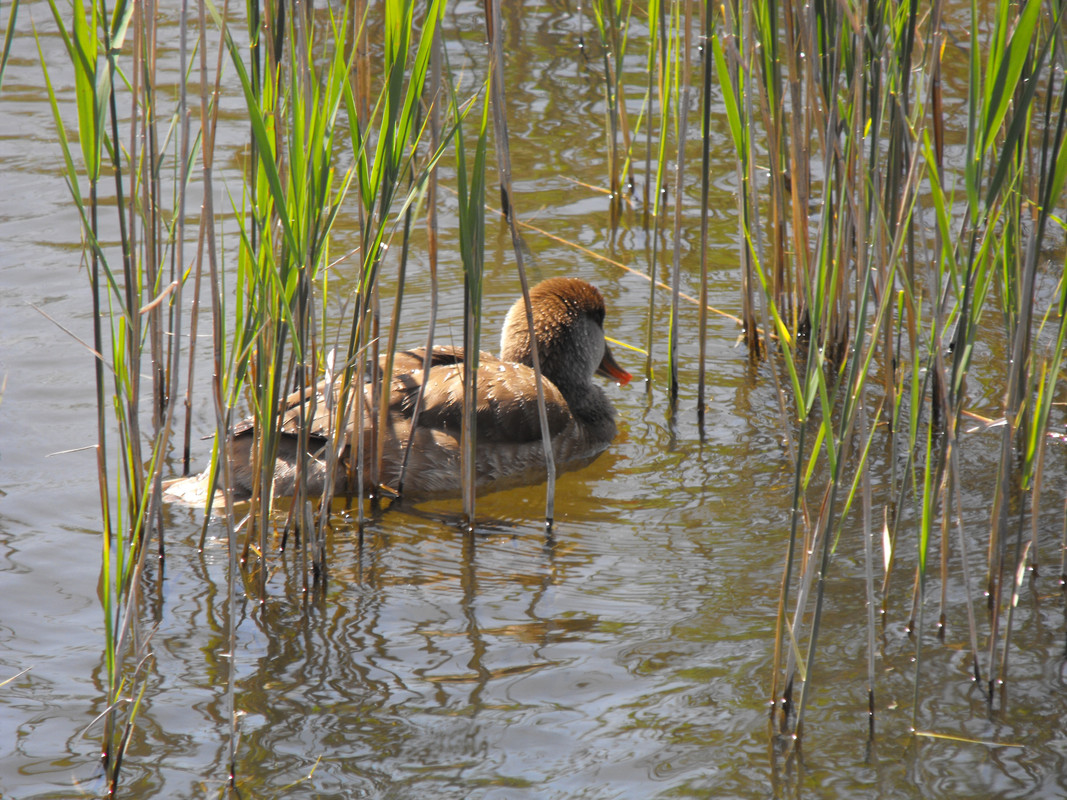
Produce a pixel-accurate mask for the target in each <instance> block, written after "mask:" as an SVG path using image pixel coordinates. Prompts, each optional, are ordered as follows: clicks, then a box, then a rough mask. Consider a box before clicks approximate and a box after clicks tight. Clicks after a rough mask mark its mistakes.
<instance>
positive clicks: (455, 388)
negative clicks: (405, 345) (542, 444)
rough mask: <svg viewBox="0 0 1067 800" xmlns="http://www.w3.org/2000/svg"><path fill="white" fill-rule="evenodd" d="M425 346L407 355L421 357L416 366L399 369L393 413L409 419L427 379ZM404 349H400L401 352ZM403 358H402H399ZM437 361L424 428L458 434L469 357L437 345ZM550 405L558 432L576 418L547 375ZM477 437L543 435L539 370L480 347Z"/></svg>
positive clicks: (532, 437) (423, 414)
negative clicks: (538, 389) (425, 372)
mask: <svg viewBox="0 0 1067 800" xmlns="http://www.w3.org/2000/svg"><path fill="white" fill-rule="evenodd" d="M424 353H425V351H408V352H406V353H405V354H404V355H405V356H406V357H414V358H415V359H417V361H416V363H417V367H415V368H413V369H408V370H403V371H402V370H399V369H397V370H394V372H393V381H392V395H391V397H390V409H389V410H390V413H391V414H399V415H401V416H403V417H404V418H407V419H410V418H411V416H412V414H413V413H414V410H415V402H416V399H417V398H418V394H419V387H420V386H421V385H422V383H423V380H424V373H423V369H422V365H423V363H424V362H423V354H424ZM399 355H400V354H398V356H399ZM399 363H400V361H399V359H398V361H397V364H399ZM431 363H432V364H433V366H432V367H431V369H430V372H429V379H428V380H427V381H426V391H425V394H424V396H423V401H422V409H421V410H420V411H419V420H418V424H419V427H420V428H439V429H442V430H448V431H454V432H456V433H457V434H458V432H459V430H460V427H461V425H462V417H463V372H464V367H465V362H464V359H463V351H462V350H460V349H459V348H452V347H448V348H434V353H433V354H432V356H431ZM543 385H544V389H545V406H546V410H547V411H548V429H549V432H550V434H551V435H553V436H554V435H556V434H557V433H559V432H561V431H562V430H563V429H565V428H566V427H567V425H569V424H570V422H571V420H572V418H571V413H570V409H569V408H568V407H567V402H566V401H565V400H564V399H563V395H561V394H560V393H559V390H558V389H557V388H556V387H555V386H554V385H553V384H552V382H551V381H549V380H547V379H545V380H544V381H543ZM477 426H478V441H480V442H511V443H519V442H529V441H534V440H536V439H540V438H541V424H540V420H539V418H538V412H537V388H536V383H535V378H534V372H533V370H532V369H530V368H529V367H527V366H524V365H522V364H514V363H511V362H508V361H501V360H500V359H498V358H495V357H494V356H491V355H489V354H488V353H481V354H480V356H479V364H478V408H477Z"/></svg>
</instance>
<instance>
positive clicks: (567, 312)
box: [500, 278, 629, 393]
mask: <svg viewBox="0 0 1067 800" xmlns="http://www.w3.org/2000/svg"><path fill="white" fill-rule="evenodd" d="M530 305H531V307H532V309H533V318H534V336H535V338H536V340H537V342H538V344H539V353H540V356H541V370H542V372H543V373H544V375H545V377H547V378H548V379H549V380H551V381H552V382H553V383H554V384H556V386H558V387H559V388H560V389H561V390H563V391H564V393H567V391H568V389H569V388H570V387H573V386H579V385H584V384H587V383H588V381H589V379H590V378H592V376H593V374H594V373H595V372H597V371H598V369H599V368H600V367H601V365H602V362H603V361H604V360H605V358H606V356H607V357H608V358H609V360H610V354H609V352H608V350H607V346H606V344H605V342H604V329H603V323H604V298H603V296H602V295H601V294H600V291H599V290H598V289H597V288H596V287H595V286H593V285H592V284H590V283H587V282H586V281H583V280H580V279H578V278H549V279H548V280H546V281H542V282H541V283H539V284H537V285H536V286H534V287H533V288H532V289H530ZM530 348H531V345H530V336H529V333H528V330H527V326H526V307H525V304H524V303H523V301H522V299H521V298H520V299H519V300H517V301H516V302H515V304H514V305H513V306H512V307H511V310H510V311H508V315H507V318H506V319H505V321H504V329H503V333H502V335H501V340H500V353H501V358H502V359H504V360H505V361H514V362H517V363H520V364H526V365H528V366H532V364H533V356H532V354H531V349H530ZM611 363H614V361H612V362H611ZM619 374H620V375H625V376H626V379H628V378H629V376H628V375H627V374H626V373H625V372H623V371H621V370H620V371H619Z"/></svg>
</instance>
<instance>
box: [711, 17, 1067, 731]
mask: <svg viewBox="0 0 1067 800" xmlns="http://www.w3.org/2000/svg"><path fill="white" fill-rule="evenodd" d="M1061 8H1062V7H1061V6H1060V5H1057V6H1055V7H1053V8H1047V9H1042V8H1041V7H1040V4H1038V3H1034V2H1030V3H1024V4H1018V5H1013V4H1009V3H1005V2H997V3H995V4H993V5H991V6H990V9H989V10H990V13H991V19H990V20H989V23H990V27H989V31H990V33H989V38H988V40H987V41H982V42H975V43H974V46H972V47H971V48H970V51H969V52H970V61H969V71H970V84H969V94H968V97H967V103H968V109H969V110H968V125H967V131H966V140H967V143H966V148H965V156H964V159H963V161H962V163H955V164H950V163H946V156H945V137H946V132H945V126H946V121H945V119H944V115H943V110H942V108H943V106H942V96H941V93H942V85H941V82H940V74H941V69H942V64H943V62H944V59H945V58H946V57H948V56H947V55H946V52H947V51H951V47H952V46H951V44H949V43H948V42H947V37H946V34H945V33H944V31H943V29H942V26H941V15H942V14H943V8H942V6H941V5H940V4H935V5H934V6H933V8H932V9H931V10H930V12H929V13H928V14H925V15H919V14H918V10H917V8H916V7H915V6H914V5H907V4H904V5H898V4H892V3H890V4H884V5H876V4H868V3H860V4H854V5H849V6H847V7H846V6H834V5H826V4H814V5H811V6H803V5H798V4H791V3H786V4H784V5H782V6H779V5H778V4H776V3H771V2H755V3H750V4H746V5H745V6H744V7H741V6H739V5H737V4H727V5H726V6H725V18H724V20H723V23H722V28H721V33H720V34H719V35H718V36H717V37H715V38H714V39H713V41H712V47H713V50H714V57H715V62H716V72H717V75H718V78H719V86H720V89H721V91H722V96H723V100H724V102H725V105H726V112H727V120H728V124H729V129H730V132H731V136H732V138H733V143H734V146H735V149H736V151H737V153H738V159H737V174H738V182H739V186H740V196H739V203H740V213H739V219H740V220H741V225H742V231H743V237H742V240H743V246H742V253H741V256H742V259H741V269H742V291H743V298H742V306H743V309H744V311H743V316H744V319H745V329H746V333H748V334H749V337H748V342H749V347H750V350H751V352H752V353H753V354H754V355H759V354H762V353H763V352H767V353H768V354H769V355H770V357H771V358H772V359H773V361H774V363H775V364H776V365H779V366H780V367H781V368H782V369H783V371H784V374H785V376H786V379H787V380H786V385H787V386H788V387H789V391H788V393H787V395H788V397H789V401H790V402H791V403H792V410H791V411H790V413H789V417H790V418H791V419H792V420H794V421H793V422H790V423H788V424H787V426H786V427H787V431H789V432H790V435H791V437H793V438H794V442H795V450H794V453H795V458H796V462H795V478H796V480H795V483H794V492H793V517H792V519H793V525H792V531H791V535H790V539H789V544H788V548H787V553H786V564H785V571H784V573H783V580H782V594H781V598H780V606H779V609H780V611H779V622H778V625H779V628H778V637H777V644H776V657H775V661H776V664H777V665H778V668H777V670H776V673H775V681H774V685H773V689H772V692H773V696H774V697H775V699H776V704H775V707H776V708H777V709H778V711H779V714H780V717H779V718H780V724H781V727H782V728H783V730H791V731H800V730H802V729H803V723H804V719H805V710H806V708H807V705H808V700H809V698H810V694H811V690H812V689H814V688H815V687H816V686H817V667H818V658H817V656H818V645H817V643H818V639H819V629H820V625H821V621H822V608H823V605H824V598H825V592H826V587H827V582H828V580H830V579H831V572H832V563H833V555H834V552H835V549H836V548H837V546H838V544H839V542H840V537H841V536H842V535H843V532H844V531H845V530H848V529H850V528H846V526H845V522H846V519H847V517H848V515H849V513H850V511H851V510H852V507H853V503H854V502H855V501H856V500H857V499H859V500H860V501H861V502H860V507H861V508H860V515H861V520H860V524H859V526H858V528H859V531H860V535H861V536H862V552H863V553H864V563H865V574H866V576H867V592H866V596H867V602H868V617H867V627H868V642H869V661H868V680H869V682H870V685H869V687H868V690H869V703H870V713H871V723H870V724H871V730H872V732H873V725H874V709H875V708H876V702H875V672H874V659H875V655H876V654H875V642H876V638H877V637H876V634H875V626H876V615H875V613H874V609H875V607H876V605H878V604H879V603H880V604H881V608H882V613H883V619H884V618H885V615H887V614H888V612H889V605H888V597H889V591H890V585H891V580H892V576H893V573H894V570H893V567H894V565H895V564H897V563H898V555H899V554H900V553H901V552H902V551H904V550H905V549H909V550H910V551H911V552H912V553H913V554H914V557H915V563H916V568H915V574H914V577H913V580H912V581H911V584H912V586H913V589H912V592H911V602H910V611H909V612H908V614H909V617H910V627H911V629H912V631H913V633H914V637H915V648H916V665H917V666H916V678H915V687H916V690H915V691H916V695H915V704H914V711H913V714H914V716H915V720H914V721H915V724H916V725H919V724H920V720H919V719H918V708H919V694H918V687H919V676H920V675H921V673H922V645H923V641H924V634H925V632H926V628H927V625H926V622H925V616H924V609H925V608H926V605H927V602H926V596H927V594H928V593H929V589H930V586H931V585H932V583H933V582H934V581H939V582H940V584H941V608H940V614H939V621H938V633H939V635H941V636H944V635H945V628H944V626H945V621H946V600H945V590H944V587H945V585H946V583H947V581H948V579H949V570H950V569H951V564H953V563H955V564H959V565H960V567H959V568H960V569H962V570H963V573H964V574H963V578H964V583H965V585H966V586H967V587H968V591H969V592H970V596H969V597H968V600H967V604H968V619H969V628H970V631H969V634H970V647H971V650H972V664H973V670H974V676H975V678H976V679H978V680H979V682H980V685H981V686H983V689H984V692H985V693H986V696H987V698H988V700H989V702H990V703H993V702H994V701H995V693H994V688H995V686H998V685H1002V683H1003V681H1004V680H1005V679H1006V677H1007V664H1008V658H1007V654H1008V652H1009V649H1010V648H1009V645H1010V631H1011V624H1012V615H1013V608H1014V604H1013V598H1014V597H1015V596H1016V595H1015V593H1016V592H1017V591H1018V590H1019V588H1020V585H1021V580H1022V575H1023V574H1024V572H1025V569H1024V567H1025V566H1026V565H1027V564H1029V565H1031V566H1032V567H1035V568H1036V565H1037V563H1038V553H1037V538H1036V529H1037V516H1038V515H1037V510H1038V507H1039V496H1040V473H1041V469H1040V467H1041V461H1042V455H1043V449H1044V442H1045V441H1046V439H1047V437H1046V435H1045V434H1046V432H1047V430H1048V425H1049V422H1050V416H1049V414H1048V409H1049V408H1050V406H1049V405H1048V403H1049V400H1048V398H1049V397H1050V393H1051V392H1053V391H1054V387H1055V385H1056V380H1057V378H1056V370H1057V369H1058V367H1059V365H1060V362H1061V358H1062V357H1061V355H1060V350H1059V349H1054V348H1052V347H1045V348H1043V349H1042V350H1041V355H1040V361H1039V360H1038V354H1037V353H1035V350H1034V348H1035V343H1036V342H1037V341H1038V338H1037V335H1036V334H1037V330H1035V320H1036V319H1038V318H1043V320H1044V321H1043V323H1042V325H1044V326H1050V327H1054V329H1055V330H1054V332H1053V333H1052V334H1048V333H1046V335H1045V339H1046V340H1047V339H1054V340H1055V341H1056V342H1057V344H1060V343H1061V340H1060V338H1059V337H1060V336H1061V335H1062V333H1063V316H1062V312H1063V309H1064V291H1065V290H1064V288H1063V282H1062V281H1060V289H1059V293H1058V295H1057V297H1056V299H1055V301H1054V302H1053V303H1052V304H1051V305H1050V306H1049V307H1048V308H1046V309H1036V310H1035V301H1036V295H1035V285H1036V283H1037V276H1038V274H1039V273H1040V272H1042V271H1045V272H1046V273H1051V274H1056V269H1057V268H1056V267H1055V266H1051V265H1047V264H1042V263H1041V259H1040V257H1039V256H1038V253H1039V252H1041V248H1042V243H1043V242H1044V240H1045V237H1046V231H1047V228H1048V219H1049V216H1050V215H1052V214H1054V209H1055V207H1056V204H1057V203H1059V202H1060V201H1061V199H1062V188H1063V184H1062V182H1061V181H1062V176H1063V173H1062V172H1061V169H1062V166H1061V164H1062V162H1063V158H1064V157H1063V155H1062V147H1061V145H1062V136H1063V128H1064V114H1065V111H1064V109H1065V107H1067V99H1065V98H1067V94H1065V92H1064V87H1063V85H1062V79H1061V77H1060V76H1059V75H1058V73H1057V71H1056V70H1054V69H1051V68H1050V65H1051V64H1052V63H1054V61H1055V59H1056V58H1059V57H1060V50H1059V47H1060V41H1059V38H1058V34H1057V33H1056V31H1057V30H1058V26H1059V21H1060V20H1059V15H1060V12H1061ZM970 13H971V30H973V31H979V30H980V29H981V25H980V23H981V21H982V20H981V19H980V12H979V7H978V5H977V3H972V4H971V9H970ZM802 54H807V56H806V57H802ZM949 54H950V55H951V52H949ZM983 58H984V59H985V63H984V65H983V63H982V62H981V61H980V59H983ZM756 142H760V146H756V145H755V143H756ZM809 165H816V169H810V168H809ZM758 166H762V167H765V169H766V172H765V173H762V174H765V176H766V177H765V178H764V179H763V180H758V177H759V175H760V174H761V173H760V171H759V170H758V169H757V167H758ZM820 169H821V174H820V173H819V170H820ZM952 186H958V187H960V188H958V189H953V188H950V187H952ZM810 207H815V208H818V209H819V211H818V213H817V214H815V215H813V216H811V217H809V215H808V212H807V209H809V208H810ZM928 219H933V220H934V223H935V224H934V225H933V226H932V227H931V226H929V225H927V224H925V221H926V220H928ZM761 220H767V221H766V223H763V222H761ZM764 234H766V235H767V238H766V240H765V239H764ZM922 265H928V266H922ZM750 268H751V270H752V276H753V278H754V280H755V283H756V285H758V287H759V290H760V291H759V296H760V302H761V304H762V307H763V309H764V310H763V331H764V336H763V337H762V339H760V338H757V337H756V336H755V331H756V328H755V325H754V322H755V320H754V318H753V317H752V316H751V314H752V311H751V308H752V306H751V303H750V300H749V297H748V286H749V285H750V283H749V279H748V278H747V275H748V270H749V269H750ZM991 305H993V306H995V307H996V308H995V310H996V311H997V312H998V313H997V316H998V317H999V318H1000V319H1002V320H1003V321H1004V336H1005V340H1006V341H1007V342H1008V351H1009V359H1008V361H1007V363H1008V364H1009V365H1010V366H1009V367H1008V368H1007V369H1006V371H1005V373H1004V375H1003V379H1004V384H1003V385H1004V403H1003V423H1004V424H1003V425H1002V427H1001V429H1000V436H1001V454H1000V460H999V466H998V482H997V489H996V493H995V497H994V499H993V500H994V502H993V509H992V513H991V518H990V525H989V536H988V542H989V545H988V556H987V577H986V580H985V583H984V586H979V585H978V584H976V583H975V581H973V580H972V579H971V578H972V576H971V575H970V574H969V572H968V566H967V553H966V549H965V547H966V536H965V535H964V531H963V528H962V522H961V521H960V515H959V513H958V503H959V494H960V492H959V487H960V480H961V462H960V458H959V451H960V449H961V448H963V447H966V442H965V440H964V437H963V430H964V421H965V419H966V418H967V416H966V415H967V413H968V409H967V405H968V401H969V398H968V395H967V392H966V378H967V375H968V371H969V370H970V368H971V367H972V366H973V353H974V344H975V342H976V339H977V337H979V336H983V335H988V334H986V333H985V331H986V330H987V329H988V326H989V324H990V323H989V321H988V318H989V315H988V314H986V312H987V310H989V308H990V306H991ZM983 315H985V318H983ZM775 372H777V370H775ZM879 430H885V431H887V432H888V433H889V435H890V440H891V442H892V447H891V456H890V461H891V463H893V464H894V467H893V469H892V472H891V477H892V480H891V481H890V487H889V489H888V490H887V491H886V492H885V494H884V496H883V498H882V500H881V502H883V503H884V508H883V511H882V515H881V516H882V517H883V519H884V520H885V523H884V531H883V532H882V534H881V536H879V532H878V531H877V530H876V529H875V527H874V526H875V519H876V517H877V516H878V515H877V513H876V511H875V508H874V504H875V502H877V500H878V498H877V497H876V494H875V492H874V491H873V490H872V487H871V475H870V472H871V469H872V466H871V465H870V462H869V456H870V452H871V445H872V443H873V442H874V441H875V439H876V437H877V436H878V435H879V433H878V432H879ZM898 449H899V450H901V451H902V452H900V453H899V455H898ZM1016 452H1020V453H1022V454H1023V458H1022V460H1021V463H1017V460H1016V458H1015V457H1014V454H1015V453H1016ZM901 456H903V457H904V459H905V462H906V467H905V468H903V469H897V468H896V466H895V464H896V462H897V461H898V460H899V458H900V457H901ZM809 499H814V500H815V504H814V505H815V507H814V509H812V508H809V506H808V502H809ZM1013 506H1017V508H1018V509H1019V510H1018V516H1017V517H1016V518H1015V519H1014V520H1012V519H1010V518H1009V516H1008V512H1007V509H1008V508H1009V507H1013ZM912 512H914V514H913V513H912ZM1027 515H1029V519H1030V522H1031V529H1032V531H1031V535H1030V538H1029V542H1028V543H1025V544H1024V543H1023V540H1022V531H1023V528H1024V524H1023V523H1024V521H1025V519H1026V517H1027ZM913 519H914V520H915V521H914V522H912V520H913ZM953 519H955V527H956V529H957V532H958V533H959V537H958V538H959V545H958V546H959V549H960V552H959V554H957V556H956V557H955V558H953V559H951V560H950V559H949V554H950V548H951V544H950V539H949V534H950V532H951V530H952V527H953V525H952V521H953ZM912 532H913V533H912ZM938 533H940V536H939V535H938ZM878 539H881V543H882V553H881V561H882V565H883V566H882V570H881V572H880V574H879V571H878V570H877V569H876V566H875V561H876V558H877V556H876V553H875V549H874V546H873V545H874V543H875V541H876V540H878ZM809 554H810V556H809ZM937 556H940V558H937ZM935 565H939V570H938V568H937V567H936V566H935ZM982 589H984V590H985V591H986V592H988V597H989V601H988V606H987V607H988V614H987V616H986V618H985V619H984V620H979V619H978V616H977V615H976V612H975V606H976V605H977V603H976V597H978V596H980V595H979V592H980V591H981V590H982ZM982 638H984V639H985V642H986V644H985V648H984V649H985V652H984V654H983V653H982V648H981V647H980V645H979V641H980V639H982Z"/></svg>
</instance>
